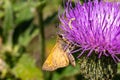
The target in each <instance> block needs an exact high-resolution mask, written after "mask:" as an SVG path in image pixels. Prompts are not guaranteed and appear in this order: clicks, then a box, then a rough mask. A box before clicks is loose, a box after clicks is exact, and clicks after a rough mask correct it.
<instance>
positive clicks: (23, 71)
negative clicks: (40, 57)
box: [12, 54, 43, 80]
mask: <svg viewBox="0 0 120 80" xmlns="http://www.w3.org/2000/svg"><path fill="white" fill-rule="evenodd" d="M12 71H13V74H15V75H16V76H17V77H20V78H21V79H22V80H43V74H42V72H41V71H40V70H39V68H37V67H36V66H35V60H33V59H32V58H31V57H30V56H29V55H27V54H24V55H23V56H22V57H21V58H20V60H19V61H18V63H17V64H16V66H15V67H14V68H13V69H12Z"/></svg>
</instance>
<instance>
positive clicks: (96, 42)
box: [59, 0, 120, 62]
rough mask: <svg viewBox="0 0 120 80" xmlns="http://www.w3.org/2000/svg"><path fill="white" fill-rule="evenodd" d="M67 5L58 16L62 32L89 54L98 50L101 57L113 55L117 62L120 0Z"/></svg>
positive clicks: (119, 36)
mask: <svg viewBox="0 0 120 80" xmlns="http://www.w3.org/2000/svg"><path fill="white" fill-rule="evenodd" d="M66 4H67V7H65V11H64V12H63V13H62V15H60V16H59V19H60V22H61V24H60V25H59V27H60V29H62V31H63V32H62V33H61V34H62V35H63V37H64V38H66V39H67V40H69V41H70V42H72V43H74V44H77V46H79V47H80V50H82V52H81V53H80V55H79V56H78V57H80V56H81V55H82V54H84V52H85V51H89V53H88V54H87V56H90V55H91V54H92V52H93V51H94V52H96V53H97V54H98V57H99V58H100V57H101V56H103V55H104V56H111V57H112V58H113V59H114V61H115V62H119V61H120V59H119V58H118V55H120V2H114V3H113V2H104V1H100V2H98V1H97V0H94V1H93V2H91V1H89V2H88V3H83V4H80V2H79V1H78V2H76V3H75V6H74V7H72V3H71V2H67V3H66Z"/></svg>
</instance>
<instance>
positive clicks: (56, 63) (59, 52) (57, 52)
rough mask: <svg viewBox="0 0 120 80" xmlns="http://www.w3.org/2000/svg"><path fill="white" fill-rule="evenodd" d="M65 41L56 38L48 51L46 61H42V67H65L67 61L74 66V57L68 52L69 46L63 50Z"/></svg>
mask: <svg viewBox="0 0 120 80" xmlns="http://www.w3.org/2000/svg"><path fill="white" fill-rule="evenodd" d="M65 45H66V42H65V41H64V40H63V39H60V38H58V40H57V42H56V44H55V46H54V48H53V49H52V51H51V52H50V54H49V56H48V57H47V59H46V61H45V62H44V64H43V66H42V69H43V70H47V71H54V70H56V69H58V68H62V67H66V66H68V65H69V62H70V63H71V64H72V65H73V66H75V65H76V63H75V59H74V57H73V56H72V54H69V52H70V49H71V46H68V47H67V48H66V50H64V48H65Z"/></svg>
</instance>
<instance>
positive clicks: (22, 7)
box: [0, 0, 119, 80]
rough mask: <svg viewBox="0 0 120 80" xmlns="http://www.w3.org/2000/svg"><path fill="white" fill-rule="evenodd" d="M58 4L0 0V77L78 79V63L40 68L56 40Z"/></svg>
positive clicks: (49, 0) (1, 79) (10, 79)
mask: <svg viewBox="0 0 120 80" xmlns="http://www.w3.org/2000/svg"><path fill="white" fill-rule="evenodd" d="M60 6H63V2H62V0H0V80H81V77H82V76H81V75H80V73H79V65H77V66H76V67H72V66H71V65H70V66H68V67H66V68H62V69H58V70H56V71H54V72H47V71H42V69H41V66H42V64H43V62H44V60H45V59H46V57H47V56H48V54H49V52H50V50H51V49H52V47H53V46H54V44H55V41H56V33H57V29H58V28H57V27H58V24H59V20H58V9H59V7H60ZM118 69H119V68H118ZM118 73H119V70H118Z"/></svg>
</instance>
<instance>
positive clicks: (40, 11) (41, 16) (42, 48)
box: [37, 0, 45, 64]
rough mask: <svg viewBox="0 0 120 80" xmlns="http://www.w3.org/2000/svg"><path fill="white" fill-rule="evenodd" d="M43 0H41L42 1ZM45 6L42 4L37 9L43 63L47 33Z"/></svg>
mask: <svg viewBox="0 0 120 80" xmlns="http://www.w3.org/2000/svg"><path fill="white" fill-rule="evenodd" d="M41 1H42V0H40V2H41ZM43 8H44V7H43V6H42V5H40V6H39V7H38V9H37V12H38V18H39V32H40V48H41V50H40V51H41V52H40V53H41V64H43V61H44V59H45V34H44V24H43Z"/></svg>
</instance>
